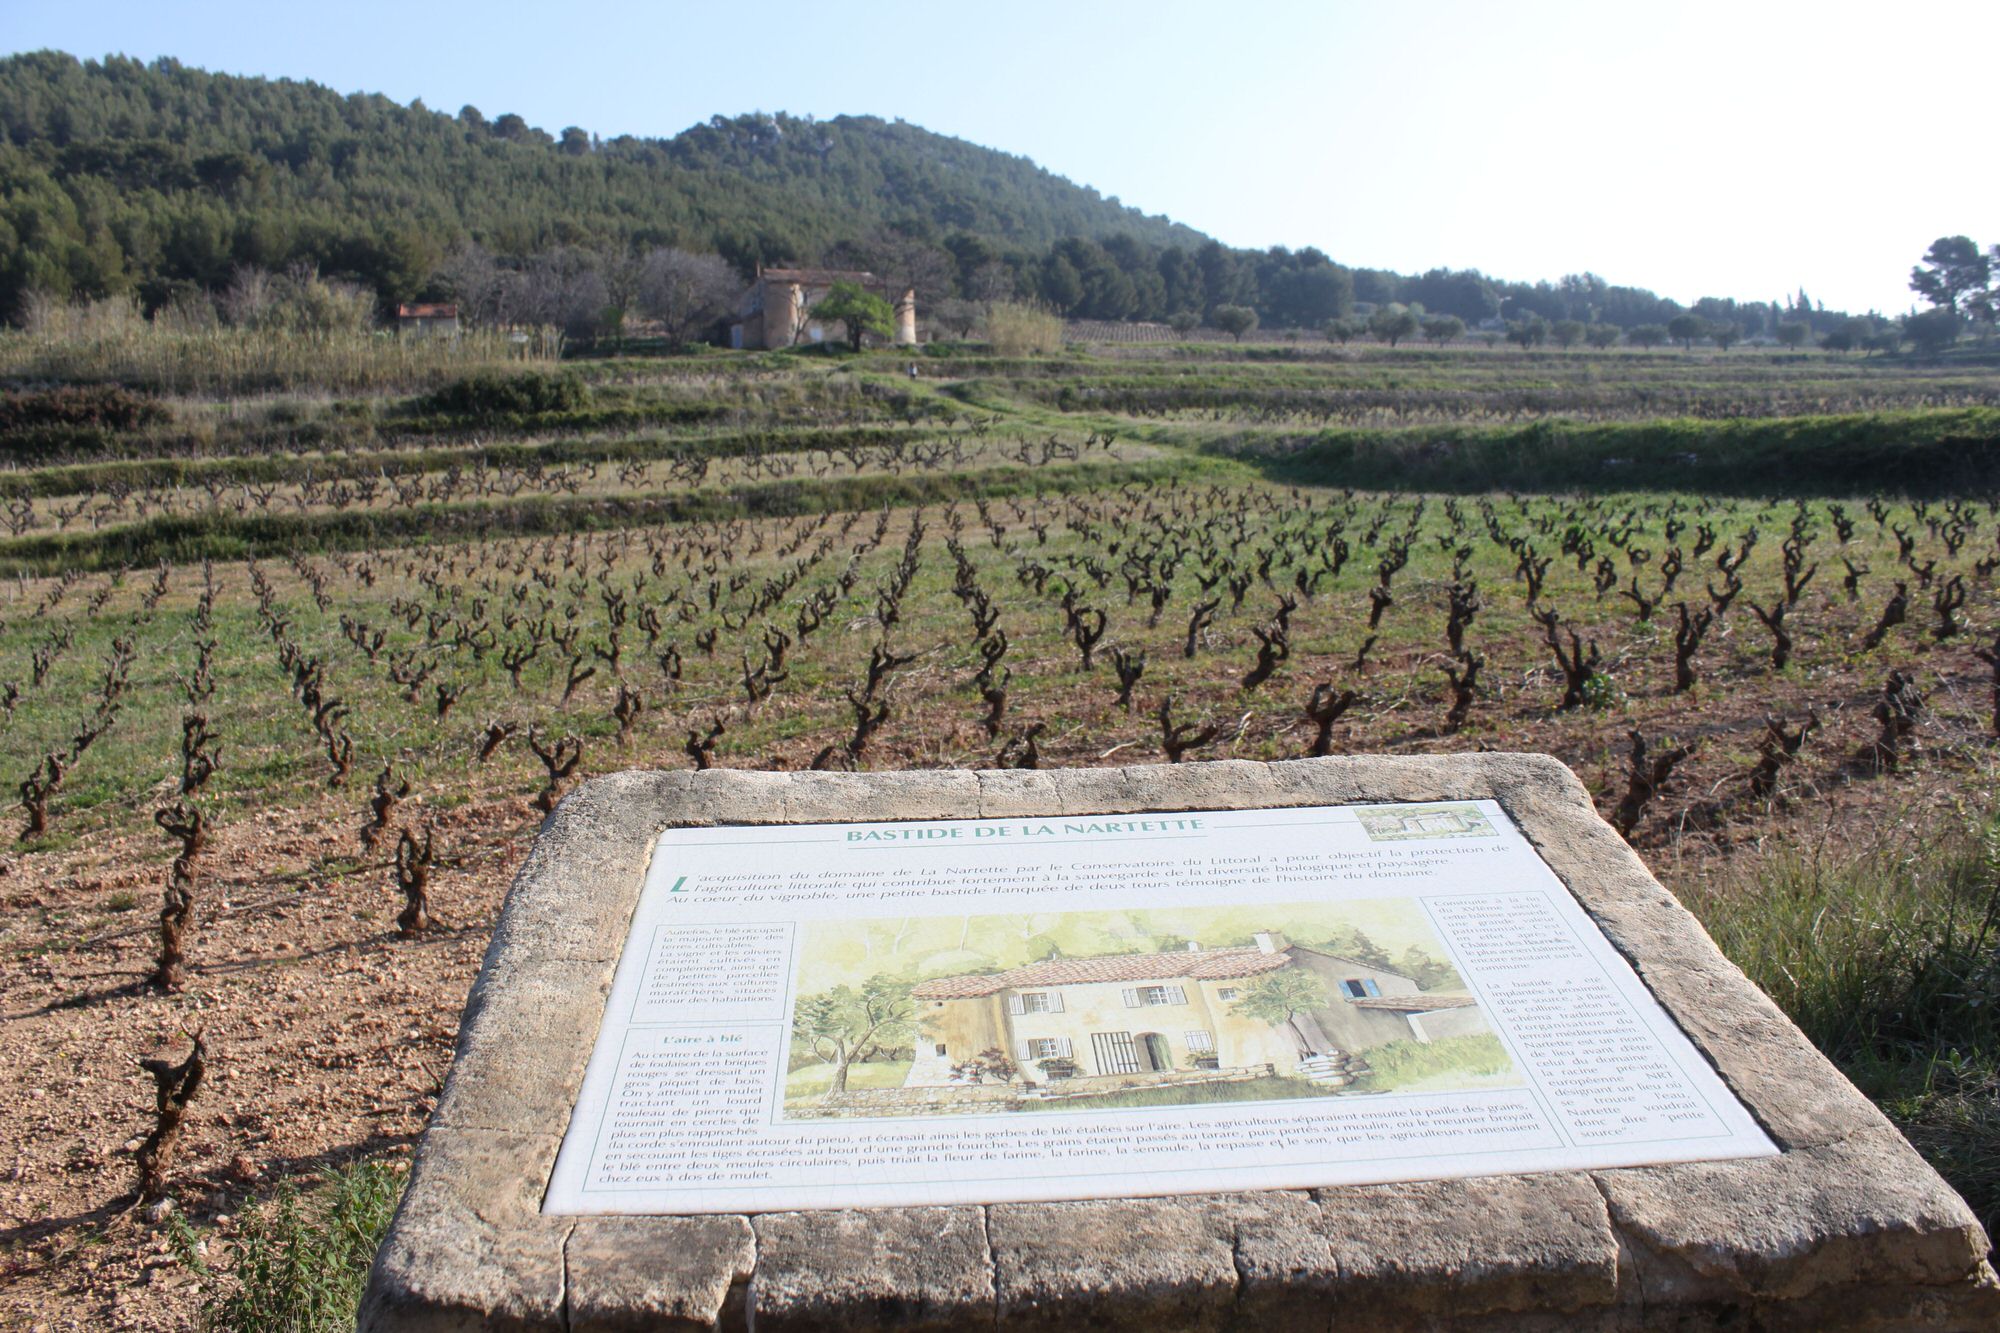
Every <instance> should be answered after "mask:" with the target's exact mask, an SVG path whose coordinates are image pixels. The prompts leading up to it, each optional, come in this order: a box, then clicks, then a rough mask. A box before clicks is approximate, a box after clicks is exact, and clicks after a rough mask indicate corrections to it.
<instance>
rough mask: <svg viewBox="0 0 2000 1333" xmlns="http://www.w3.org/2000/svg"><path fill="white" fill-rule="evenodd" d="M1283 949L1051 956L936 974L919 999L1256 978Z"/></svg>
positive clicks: (1274, 966) (1276, 962)
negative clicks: (977, 971) (997, 968)
mask: <svg viewBox="0 0 2000 1333" xmlns="http://www.w3.org/2000/svg"><path fill="white" fill-rule="evenodd" d="M1291 961H1292V960H1291V957H1290V956H1289V955H1287V954H1284V953H1265V952H1264V951H1263V950H1262V949H1258V948H1254V947H1252V946H1249V945H1242V946H1238V947H1234V948H1228V949H1201V950H1194V949H1186V950H1181V949H1175V950H1169V951H1167V952H1165V953H1121V954H1112V955H1110V956H1108V957H1102V958H1051V959H1049V960H1048V961H1047V962H1042V963H1029V964H1027V965H1026V966H1025V967H1010V968H1008V969H1007V970H1006V971H1005V972H991V973H987V974H985V975H983V976H957V977H936V978H933V979H932V980H930V981H922V982H918V983H917V985H916V986H915V987H914V988H913V989H912V990H911V991H910V994H911V995H912V996H914V997H915V998H917V999H919V1000H964V999H970V998H972V997H974V996H980V995H998V994H999V993H1000V992H1001V991H1004V990H1020V989H1023V988H1025V987H1031V986H1067V985H1073V984H1077V983H1082V982H1103V981H1178V980H1180V979H1182V978H1186V979H1188V980H1190V981H1222V980H1226V979H1228V978H1231V977H1254V976H1257V975H1259V974H1261V973H1264V972H1276V971H1277V970H1278V969H1279V968H1281V967H1288V966H1290V965H1291Z"/></svg>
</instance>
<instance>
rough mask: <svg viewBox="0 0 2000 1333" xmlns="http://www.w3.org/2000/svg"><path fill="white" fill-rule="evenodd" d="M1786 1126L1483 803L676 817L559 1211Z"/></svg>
mask: <svg viewBox="0 0 2000 1333" xmlns="http://www.w3.org/2000/svg"><path fill="white" fill-rule="evenodd" d="M1776 1151H1777V1149H1776V1148H1775V1146H1774V1145H1773V1144H1772V1143H1771V1141H1770V1140H1769V1139H1768V1138H1767V1137H1766V1136H1765V1134H1764V1133H1763V1132H1762V1131H1761V1130H1760V1129H1759V1128H1758V1127H1757V1125H1756V1123H1755V1122H1754V1121H1753V1120H1752V1119H1751V1117H1750V1116H1749V1114H1748V1113H1747V1112H1746V1111H1745V1110H1744V1109H1743V1107H1742V1105H1741V1104H1740V1103H1739V1102H1738V1101H1737V1100H1736V1099H1735V1097H1734V1096H1732V1095H1731V1094H1730V1092H1729V1091H1728V1089H1727V1088H1726V1087H1724V1085H1723V1084H1722V1082H1721V1080H1720V1079H1718V1078H1717V1077H1716V1075H1715V1073H1714V1071H1713V1070H1712V1069H1711V1068H1710V1067H1709V1066H1708V1064H1707V1063H1706V1062H1705V1061H1704V1060H1703V1059H1702V1058H1701V1056H1700V1054H1699V1053H1698V1052H1697V1051H1696V1050H1695V1049H1694V1048H1693V1046H1692V1045H1690V1043H1689V1042H1688V1041H1687V1039H1686V1038H1685V1037H1684V1036H1683V1035H1682V1034H1681V1033H1680V1031H1679V1029H1678V1028H1676V1026H1675V1025H1674V1023H1673V1021H1672V1020H1671V1019H1670V1018H1669V1017H1668V1016H1667V1014H1666V1013H1665V1012H1664V1011H1663V1010H1662V1009H1661V1008H1660V1006H1659V1004H1658V1003H1657V1002H1656V1001H1655V1000H1654V999H1653V998H1652V996H1651V995H1650V994H1648V993H1647V991H1646V988H1645V986H1644V985H1643V984H1642V983H1641V982H1640V981H1639V979H1638V978H1637V976H1635V975H1634V974H1633V972H1632V969H1631V968H1630V967H1629V966H1628V965H1627V964H1626V963H1625V961H1624V959H1623V958H1622V957H1620V956H1619V954H1618V953H1617V951H1616V950H1615V949H1614V948H1613V947H1612V946H1611V944H1610V943H1609V942H1608V941H1607V940H1606V939H1605V938H1604V936H1603V934H1602V933H1601V932H1600V931H1599V930H1598V929H1597V928H1596V926H1595V925H1594V924H1593V923H1592V922H1591V920H1590V918H1589V916H1588V915H1587V914H1586V913H1585V912H1584V911H1583V910H1582V909H1581V908H1580V907H1579V906H1578V905H1577V903H1576V901H1575V900H1574V899H1573V898H1572V897H1571V896H1570V894H1569V893H1568V892H1567V891H1566V890H1565V889H1564V888H1563V887H1562V884H1561V882H1560V881H1558V880H1557V878H1556V877H1555V875H1554V873H1553V872H1551V871H1550V870H1549V868H1548V867H1547V866H1546V865H1545V864H1544V863H1543V862H1542V860H1541V858H1540V857H1539V856H1537V855H1536V853H1535V851H1534V849H1533V848H1532V847H1531V846H1530V845H1529V844H1528V842H1527V840H1526V839H1525V838H1523V837H1522V836H1521V834H1520V832H1519V830H1517V829H1516V828H1515V827H1514V825H1513V823H1512V822H1511V821H1510V820H1509V819H1508V818H1507V816H1506V814H1505V813H1504V812H1503V811H1502V810H1501V809H1500V807H1499V805H1498V804H1497V803H1495V802H1492V801H1468V802H1450V803H1437V804H1426V805H1382V806H1328V807H1302V808H1287V809H1267V810H1229V811H1186V812H1175V813H1164V814H1145V815H1077V816H1047V817H1031V818H1021V819H990V820H957V821H937V822H923V823H878V824H798V825H784V826H775V827H772V826H758V827H743V826H729V827H717V828H695V829H674V830H670V831H668V832H667V833H665V834H664V835H662V837H661V839H660V844H659V847H658V849H657V851H656V852H655V855H654V858H653V863H652V865H651V867H650V869H649V871H648V874H647V880H646V884H645V887H644V889H643V891H642V893H641V895H640V899H639V905H638V909H637V911H636V913H635V914H634V917H633V922H632V930H631V934H630V937H629V938H628V940H627V942H626V946H625V951H624V954H623V956H622V958H621V959H620V961H619V965H618V969H617V972H616V976H615V979H614V981H613V984H612V990H611V996H610V1000H609V1003H608V1005H607V1008H606V1011H605V1016H604V1022H603V1025H602V1027H601V1029H600V1030H599V1032H598V1036H597V1044H596V1047H595V1049H594V1051H593V1054H592V1057H591V1061H590V1065H589V1068H588V1071H587V1073H586V1075H585V1078H584V1084H583V1090H582V1094H581V1096H580V1097H579V1099H578V1102H577V1106H576V1109H575V1112H574V1114H573V1116H572V1118H571V1121H570V1125H569V1129H568V1132H567V1134H566V1135H565V1137H564V1140H563V1145H562V1151H561V1154H560V1156H559V1158H558V1160H557V1162H556V1169H555V1174H554V1177H553V1179H552V1181H551V1183H550V1187H549V1192H548V1195H547V1198H546V1199H545V1201H544V1205H543V1207H544V1211H546V1212H551V1213H703V1212H730V1213H741V1212H760V1211H770V1210H775V1209H799V1208H851V1207H871V1206H907V1205H919V1204H953V1203H1000V1202H1012V1201H1024V1200H1052V1199H1085V1198H1108V1197H1118V1196H1140V1195H1160V1194H1180V1193H1209V1192H1215V1191H1224V1190H1248V1189H1297V1188H1305V1187H1310V1186H1319V1185H1337V1184H1354V1183H1365V1182H1382V1181H1396V1180H1421V1179H1435V1178H1440V1177H1448V1176H1468V1175H1490V1174H1495V1173H1502V1172H1531V1171H1551V1170H1565V1169H1581V1168H1591V1167H1612V1166H1635V1165H1643V1164H1649V1163H1658V1162H1679V1161H1690V1160H1701V1159H1717V1158H1732V1157H1756V1156H1767V1155H1773V1154H1775V1153H1776Z"/></svg>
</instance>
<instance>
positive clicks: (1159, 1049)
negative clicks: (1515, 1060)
mask: <svg viewBox="0 0 2000 1333" xmlns="http://www.w3.org/2000/svg"><path fill="white" fill-rule="evenodd" d="M1255 939H1256V943H1255V944H1252V945H1243V946H1233V947H1228V948H1219V949H1204V948H1202V947H1201V946H1200V945H1199V944H1194V943H1190V944H1189V945H1188V946H1187V947H1186V948H1185V949H1174V950H1167V951H1164V952H1160V953H1142V954H1108V955H1103V956H1099V957H1095V958H1053V959H1049V960H1047V961H1045V962H1040V963H1029V964H1027V965H1026V966H1023V967H1016V968H1010V969H1008V970H1007V971H1004V972H995V973H991V974H988V975H976V974H972V975H964V976H951V977H936V978H933V979H931V980H929V981H924V982H919V983H918V984H917V985H916V987H915V988H914V989H913V990H912V991H911V998H912V999H914V1000H915V1001H916V1002H917V1005H918V1010H917V1021H918V1033H917V1038H916V1056H915V1062H914V1063H913V1064H912V1065H911V1067H910V1073H909V1075H908V1077H907V1078H906V1079H905V1080H904V1086H905V1087H912V1088H915V1087H943V1086H947V1085H949V1084H951V1083H953V1082H955V1081H956V1075H954V1073H953V1070H954V1067H956V1066H963V1065H965V1064H967V1063H968V1062H970V1061H973V1060H974V1059H976V1058H977V1057H978V1056H980V1055H981V1054H982V1053H983V1052H986V1051H991V1050H996V1049H997V1050H999V1051H1001V1052H1003V1053H1004V1054H1005V1055H1006V1056H1007V1057H1008V1059H1010V1060H1011V1061H1013V1062H1014V1063H1015V1064H1016V1065H1017V1066H1018V1067H1019V1070H1020V1074H1019V1077H1020V1078H1021V1079H1022V1080H1023V1081H1025V1082H1028V1083H1043V1082H1047V1081H1049V1079H1050V1078H1051V1077H1052V1076H1054V1075H1052V1072H1051V1071H1050V1070H1049V1069H1047V1068H1045V1067H1044V1066H1043V1064H1042V1062H1043V1061H1052V1062H1055V1064H1056V1069H1057V1070H1059V1071H1061V1076H1064V1077H1071V1078H1095V1077H1110V1076H1119V1077H1123V1076H1129V1075H1141V1076H1145V1075H1166V1076H1171V1075H1175V1074H1177V1073H1192V1072H1197V1071H1215V1072H1218V1073H1226V1072H1228V1071H1230V1070H1251V1069H1259V1068H1261V1067H1264V1066H1269V1067H1270V1069H1271V1070H1272V1071H1273V1072H1276V1073H1279V1074H1287V1075H1303V1076H1306V1077H1312V1076H1313V1075H1314V1072H1315V1071H1317V1070H1321V1069H1325V1068H1327V1067H1328V1066H1329V1062H1332V1063H1333V1064H1336V1065H1338V1064H1341V1063H1343V1062H1344V1060H1345V1058H1346V1057H1349V1056H1354V1055H1358V1054H1360V1053H1362V1052H1365V1051H1367V1050H1369V1049H1370V1048H1372V1047H1376V1046H1381V1045H1384V1044H1386V1043H1388V1042H1392V1041H1396V1040H1399V1039H1411V1038H1413V1039H1415V1040H1417V1041H1422V1042H1429V1041H1435V1040H1437V1039H1438V1038H1440V1037H1448V1036H1463V1035H1469V1034H1472V1033H1477V1032H1484V1031H1486V1030H1487V1027H1486V1021H1485V1018H1484V1017H1483V1016H1482V1015H1481V1014H1480V1011H1479V1009H1478V1006H1477V1004H1476V1002H1475V1001H1474V1000H1473V998H1472V996H1470V995H1467V994H1465V993H1463V992H1445V991H1431V992H1426V991H1424V990H1423V989H1422V988H1421V987H1420V986H1419V985H1418V984H1417V983H1416V981H1415V980H1413V979H1412V978H1410V977H1407V976H1404V975H1403V974H1402V973H1400V972H1397V971H1394V970H1392V969H1390V968H1385V967H1377V966H1375V965H1373V964H1371V963H1364V962H1361V961H1359V960H1357V959H1353V958H1343V957H1341V956H1339V955H1338V954H1331V953H1326V952H1323V951H1321V950H1318V949H1311V948H1307V947H1305V946H1303V945H1297V944H1293V943H1291V942H1290V941H1288V940H1287V939H1286V938H1285V937H1284V936H1283V935H1281V934H1279V933H1278V932H1276V931H1269V932H1259V933H1258V934H1257V935H1256V936H1255ZM1287 968H1297V969H1299V970H1301V971H1303V972H1305V973H1307V974H1309V975H1311V976H1313V977H1315V978H1317V979H1318V980H1319V981H1320V982H1321V984H1322V987H1323V989H1324V990H1325V992H1326V994H1327V995H1328V996H1329V997H1331V998H1330V1002H1329V1003H1328V1004H1327V1005H1325V1006H1323V1007H1320V1008H1316V1009H1312V1010H1309V1011H1306V1012H1303V1013H1300V1014H1298V1015H1297V1016H1296V1017H1295V1018H1294V1019H1293V1020H1292V1021H1291V1022H1290V1023H1285V1024H1279V1025H1276V1026H1273V1025H1272V1024H1270V1023H1267V1022H1265V1021H1264V1020H1262V1019H1258V1018H1252V1017H1250V1016H1249V1015H1247V1014H1244V1013H1241V1012H1239V1011H1238V1010H1237V1009H1236V1007H1235V1002H1236V1000H1237V999H1238V998H1239V996H1241V994H1242V993H1243V991H1244V990H1245V989H1246V988H1248V987H1249V986H1252V985H1254V984H1256V983H1257V981H1258V980H1259V979H1260V978H1262V977H1265V976H1268V975H1270V974H1271V973H1274V972H1280V971H1283V970H1285V969H1287Z"/></svg>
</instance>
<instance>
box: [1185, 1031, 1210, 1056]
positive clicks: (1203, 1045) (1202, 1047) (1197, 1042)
mask: <svg viewBox="0 0 2000 1333" xmlns="http://www.w3.org/2000/svg"><path fill="white" fill-rule="evenodd" d="M1185 1035H1186V1037H1187V1048H1188V1053H1189V1054H1190V1055H1208V1054H1210V1053H1212V1052H1213V1051H1214V1050H1215V1034H1214V1033H1213V1032H1205V1031H1204V1032H1189V1033H1186V1034H1185Z"/></svg>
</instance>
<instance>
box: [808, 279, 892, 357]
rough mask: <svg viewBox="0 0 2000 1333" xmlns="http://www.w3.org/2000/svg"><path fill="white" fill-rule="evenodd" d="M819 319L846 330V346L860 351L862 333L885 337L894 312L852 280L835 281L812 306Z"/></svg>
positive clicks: (879, 298)
mask: <svg viewBox="0 0 2000 1333" xmlns="http://www.w3.org/2000/svg"><path fill="white" fill-rule="evenodd" d="M813 313H814V314H816V315H818V316H819V317H820V318H821V319H830V320H833V321H834V322H836V323H838V324H839V325H841V327H843V328H844V329H846V330H847V345H848V346H849V347H851V348H853V349H854V350H855V351H857V352H858V351H860V350H861V339H862V336H863V335H865V334H870V333H872V334H875V335H876V336H877V337H881V338H886V337H888V336H889V334H890V332H891V331H892V330H893V329H894V328H895V318H896V312H895V311H894V310H893V309H892V308H890V305H889V303H888V302H887V301H885V300H883V299H882V298H881V297H879V296H877V295H875V293H873V292H870V291H865V290H863V289H862V287H861V284H859V283H855V282H836V283H834V284H833V290H831V291H829V292H828V293H827V294H826V295H825V296H824V297H823V298H821V300H820V302H819V304H818V305H816V306H814V307H813Z"/></svg>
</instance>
